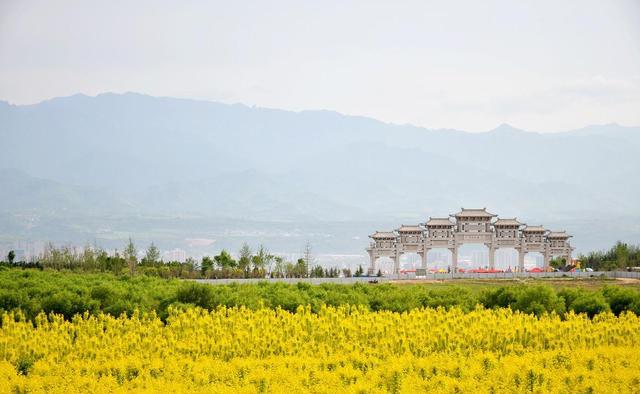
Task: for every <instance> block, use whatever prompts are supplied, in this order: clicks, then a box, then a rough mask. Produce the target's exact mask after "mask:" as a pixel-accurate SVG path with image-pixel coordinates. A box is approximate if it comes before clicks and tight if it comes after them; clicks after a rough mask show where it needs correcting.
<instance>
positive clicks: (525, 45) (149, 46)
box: [0, 0, 640, 131]
mask: <svg viewBox="0 0 640 394" xmlns="http://www.w3.org/2000/svg"><path fill="white" fill-rule="evenodd" d="M106 91H112V92H125V91H135V92H141V93H147V94H151V95H162V96H177V97H189V98H198V99H206V100H212V101H222V102H228V103H234V102H241V103H245V104H249V105H257V106H262V107H274V108H282V109H291V110H302V109H330V110H336V111H339V112H343V113H347V114H354V115H365V116H370V117H374V118H377V119H381V120H384V121H389V122H394V123H413V124H416V125H420V126H425V127H429V128H436V127H437V128H439V127H450V128H459V129H466V130H470V131H482V130H487V129H491V128H493V127H495V126H497V125H498V124H500V123H503V122H507V123H510V124H513V125H514V126H516V127H520V128H524V129H529V130H537V131H555V130H562V129H570V128H577V127H581V126H584V125H587V124H595V123H609V122H618V123H621V124H624V125H640V1H633V0H631V1H611V0H609V1H584V0H582V1H530V2H525V1H446V2H445V1H440V2H429V1H385V2H378V1H328V0H323V1H314V2H311V1H301V0H298V1H274V2H267V1H255V2H244V1H221V2H213V1H212V2H204V1H166V2H165V1H159V0H153V1H113V0H110V1H95V2H94V1H87V0H81V1H63V0H59V1H30V0H15V1H14V0H0V99H4V100H7V101H10V102H12V103H20V104H22V103H34V102H39V101H41V100H44V99H48V98H51V97H55V96H65V95H71V94H75V93H79V92H81V93H86V94H90V95H94V94H97V93H101V92H106Z"/></svg>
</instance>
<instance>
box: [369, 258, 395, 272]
mask: <svg viewBox="0 0 640 394" xmlns="http://www.w3.org/2000/svg"><path fill="white" fill-rule="evenodd" d="M378 271H380V272H381V273H382V275H384V276H387V275H391V274H393V259H392V258H391V257H379V258H378V260H377V261H376V268H375V272H374V273H373V275H377V274H378Z"/></svg>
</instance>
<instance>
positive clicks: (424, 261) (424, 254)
mask: <svg viewBox="0 0 640 394" xmlns="http://www.w3.org/2000/svg"><path fill="white" fill-rule="evenodd" d="M428 253H429V249H425V250H424V252H422V254H421V255H420V258H421V259H422V261H421V262H420V268H423V269H427V254H428Z"/></svg>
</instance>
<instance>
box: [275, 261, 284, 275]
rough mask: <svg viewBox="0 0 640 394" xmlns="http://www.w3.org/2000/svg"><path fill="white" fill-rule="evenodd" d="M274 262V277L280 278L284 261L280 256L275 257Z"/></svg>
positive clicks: (282, 273)
mask: <svg viewBox="0 0 640 394" xmlns="http://www.w3.org/2000/svg"><path fill="white" fill-rule="evenodd" d="M274 260H275V262H276V266H275V269H274V271H275V276H276V277H277V278H281V277H282V276H283V275H284V259H283V258H282V257H281V256H275V257H274Z"/></svg>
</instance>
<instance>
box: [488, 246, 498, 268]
mask: <svg viewBox="0 0 640 394" xmlns="http://www.w3.org/2000/svg"><path fill="white" fill-rule="evenodd" d="M488 246H489V269H490V270H493V269H496V249H495V248H494V247H493V244H491V245H488Z"/></svg>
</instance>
